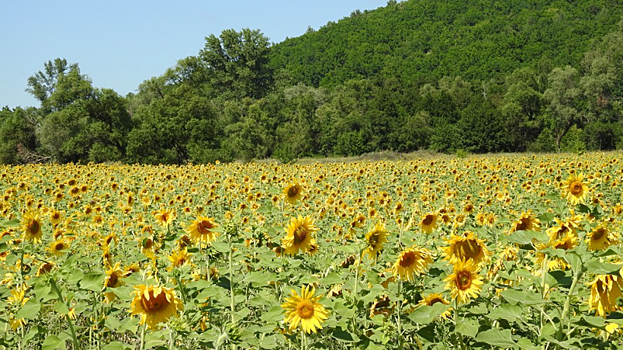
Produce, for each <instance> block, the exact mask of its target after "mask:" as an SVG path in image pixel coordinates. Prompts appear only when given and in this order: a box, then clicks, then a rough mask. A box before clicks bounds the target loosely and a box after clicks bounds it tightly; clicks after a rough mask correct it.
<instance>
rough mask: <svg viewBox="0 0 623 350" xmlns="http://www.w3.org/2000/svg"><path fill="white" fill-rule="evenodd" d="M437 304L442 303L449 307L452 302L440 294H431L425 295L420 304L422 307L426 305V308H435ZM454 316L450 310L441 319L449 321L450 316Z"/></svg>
mask: <svg viewBox="0 0 623 350" xmlns="http://www.w3.org/2000/svg"><path fill="white" fill-rule="evenodd" d="M437 303H442V304H444V305H449V304H450V302H449V301H447V300H446V299H445V298H444V297H443V295H441V294H439V293H431V294H428V295H425V296H424V297H423V298H422V299H421V300H420V301H419V302H418V304H420V305H426V306H433V305H435V304H437ZM451 315H452V308H448V310H446V311H444V312H443V313H442V314H441V315H440V317H441V318H444V319H448V318H449V317H450V316H451Z"/></svg>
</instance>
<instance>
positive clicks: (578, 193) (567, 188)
mask: <svg viewBox="0 0 623 350" xmlns="http://www.w3.org/2000/svg"><path fill="white" fill-rule="evenodd" d="M583 179H584V176H583V175H582V174H577V175H576V174H572V175H571V176H569V178H568V179H567V181H565V182H564V183H563V185H562V195H563V196H564V197H566V198H567V200H569V202H570V203H571V204H572V205H576V204H579V203H583V202H584V201H585V200H586V197H587V196H588V186H587V185H586V183H585V182H584V181H582V180H583Z"/></svg>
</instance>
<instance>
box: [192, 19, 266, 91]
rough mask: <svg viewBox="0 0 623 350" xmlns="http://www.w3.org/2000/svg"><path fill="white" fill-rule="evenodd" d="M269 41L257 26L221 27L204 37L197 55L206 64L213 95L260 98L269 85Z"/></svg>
mask: <svg viewBox="0 0 623 350" xmlns="http://www.w3.org/2000/svg"><path fill="white" fill-rule="evenodd" d="M268 52H269V41H268V38H267V37H266V36H264V35H263V34H262V33H261V32H260V31H259V30H250V29H247V28H245V29H243V30H242V31H240V32H236V31H235V30H233V29H228V30H224V31H223V32H222V33H221V35H220V37H216V36H215V35H214V34H212V35H210V36H209V37H206V44H205V47H204V48H203V49H202V50H201V51H200V52H199V58H200V59H201V60H202V61H203V62H204V63H205V64H206V66H207V72H206V74H207V78H208V81H209V84H210V89H212V90H213V96H223V97H224V98H225V99H232V98H235V99H241V98H244V97H251V98H256V99H258V98H261V97H262V96H264V95H266V94H267V93H268V91H269V90H270V88H271V86H272V81H273V78H272V77H273V74H272V71H271V69H270V68H269V66H268Z"/></svg>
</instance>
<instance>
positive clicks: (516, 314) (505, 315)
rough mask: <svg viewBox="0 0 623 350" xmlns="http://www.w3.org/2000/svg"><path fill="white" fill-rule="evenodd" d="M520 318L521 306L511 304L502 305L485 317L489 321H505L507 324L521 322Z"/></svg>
mask: <svg viewBox="0 0 623 350" xmlns="http://www.w3.org/2000/svg"><path fill="white" fill-rule="evenodd" d="M522 316H523V314H522V309H521V306H519V305H511V304H502V305H500V306H499V307H496V308H494V309H493V310H492V311H491V312H490V313H489V314H488V315H487V317H488V318H489V319H491V320H506V321H508V322H515V321H517V320H521V318H522Z"/></svg>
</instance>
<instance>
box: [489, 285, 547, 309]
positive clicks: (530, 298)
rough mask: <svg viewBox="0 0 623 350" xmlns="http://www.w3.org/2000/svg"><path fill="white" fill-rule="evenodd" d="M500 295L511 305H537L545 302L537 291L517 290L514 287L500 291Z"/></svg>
mask: <svg viewBox="0 0 623 350" xmlns="http://www.w3.org/2000/svg"><path fill="white" fill-rule="evenodd" d="M500 295H501V296H502V298H504V300H506V301H507V302H508V303H509V304H511V305H517V304H523V305H538V304H543V303H546V302H547V301H546V300H543V298H542V297H541V296H540V295H539V294H537V293H531V292H527V291H518V290H514V289H507V290H505V291H503V292H502V293H500Z"/></svg>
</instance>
